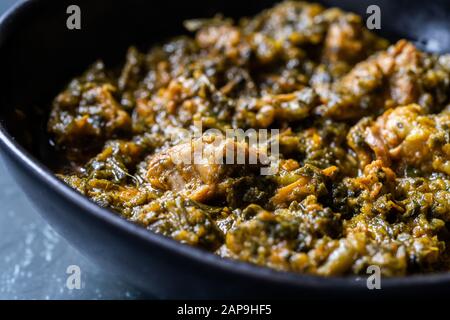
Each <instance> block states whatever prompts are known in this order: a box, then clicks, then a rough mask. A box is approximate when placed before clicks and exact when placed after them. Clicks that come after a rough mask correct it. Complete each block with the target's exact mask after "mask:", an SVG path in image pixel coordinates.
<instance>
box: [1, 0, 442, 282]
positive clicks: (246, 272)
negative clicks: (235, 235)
mask: <svg viewBox="0 0 450 320" xmlns="http://www.w3.org/2000/svg"><path fill="white" fill-rule="evenodd" d="M43 1H47V2H48V1H50V0H21V1H19V2H17V3H16V4H14V5H13V6H12V7H11V8H9V9H8V10H7V11H6V12H5V13H4V14H3V15H2V16H1V17H0V41H1V36H2V35H4V34H6V35H7V34H10V33H11V29H14V25H15V21H16V20H18V18H20V16H22V15H23V14H25V13H26V12H28V11H29V10H31V9H32V7H33V6H34V5H35V4H37V3H42V2H43ZM3 122H4V119H1V118H0V147H1V150H3V152H5V153H8V155H9V156H10V157H11V158H12V159H14V161H16V163H17V165H20V166H22V167H23V169H24V170H26V171H27V172H28V173H29V174H31V175H33V176H34V177H35V178H36V179H37V180H38V181H40V182H41V183H43V184H45V185H46V186H47V187H49V188H50V189H52V190H53V191H54V192H55V193H56V194H58V196H59V197H62V198H64V199H65V200H66V201H69V202H71V203H73V204H74V205H76V206H78V207H80V209H82V210H83V211H85V212H86V214H89V215H91V216H93V217H94V218H97V219H98V220H101V221H102V222H103V223H105V227H106V226H109V227H112V228H115V229H118V230H120V231H122V232H124V233H126V234H127V235H128V236H130V237H136V238H138V239H139V240H141V241H143V242H150V243H152V244H153V245H157V246H159V247H161V248H163V249H164V250H167V251H169V252H171V253H172V254H174V255H179V256H182V257H183V258H185V259H189V260H191V261H193V262H196V263H200V264H204V265H205V266H208V267H211V268H216V269H220V270H221V271H223V272H227V273H230V274H237V275H240V276H245V277H249V278H253V279H254V280H260V281H265V282H272V283H274V284H277V285H283V286H289V287H298V288H300V287H303V288H308V287H309V288H313V289H319V290H320V289H332V290H361V289H364V290H368V289H367V287H366V283H365V282H366V281H365V280H366V277H365V276H353V275H352V276H331V277H323V276H318V275H310V274H303V273H295V272H289V271H279V270H275V269H271V268H268V267H263V266H258V265H255V264H251V263H247V262H243V261H239V260H234V259H227V258H222V257H220V256H218V255H216V254H214V253H212V252H209V251H206V250H204V249H201V248H197V247H193V246H190V245H186V244H183V243H180V242H178V241H176V240H174V239H171V238H169V237H166V236H163V235H160V234H157V233H154V232H152V231H149V230H147V229H145V228H143V227H142V226H139V225H137V224H135V223H133V222H131V221H128V220H126V219H124V218H122V217H120V216H119V215H117V214H116V213H114V212H113V211H112V210H109V209H106V208H102V207H100V206H98V205H97V204H95V203H94V202H93V201H91V200H90V199H89V198H87V197H86V196H84V195H82V194H80V193H79V192H77V191H75V190H74V189H72V188H70V187H69V186H68V185H66V184H65V183H64V182H63V181H61V180H60V179H58V178H57V177H56V176H55V175H54V174H53V172H51V170H50V169H49V168H48V167H47V166H45V165H44V164H43V163H42V162H40V161H39V160H37V159H36V158H35V157H34V156H33V155H32V154H30V153H29V152H28V151H27V150H25V148H24V147H22V146H21V145H20V144H19V143H18V142H17V141H16V140H15V139H14V137H13V136H11V135H10V134H9V132H8V131H7V130H6V128H5V127H4V126H3V124H2V123H3ZM444 283H450V272H436V273H429V274H413V275H408V276H403V277H384V278H383V279H382V288H383V289H389V288H408V287H414V286H418V285H425V284H426V285H442V284H444Z"/></svg>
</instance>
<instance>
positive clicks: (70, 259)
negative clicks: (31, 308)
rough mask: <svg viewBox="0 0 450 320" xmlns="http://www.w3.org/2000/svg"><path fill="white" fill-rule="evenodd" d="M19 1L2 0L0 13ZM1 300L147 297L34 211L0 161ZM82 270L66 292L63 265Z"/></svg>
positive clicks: (65, 267) (66, 275)
mask: <svg viewBox="0 0 450 320" xmlns="http://www.w3.org/2000/svg"><path fill="white" fill-rule="evenodd" d="M17 2H19V1H17V0H0V15H3V14H4V12H5V11H6V10H8V8H10V7H12V6H13V5H14V4H16V3H17ZM0 204H1V205H0V299H2V300H5V299H136V298H151V297H149V296H144V295H143V294H142V293H141V292H139V291H138V290H137V289H135V288H132V287H129V286H128V285H127V284H125V283H123V282H121V281H120V280H119V279H117V278H116V277H115V276H113V275H110V274H105V273H104V272H103V271H102V270H100V269H99V268H97V267H96V266H95V265H93V264H92V263H90V262H89V261H88V260H87V259H86V258H84V257H83V256H81V255H80V254H79V253H78V252H77V251H76V250H75V249H74V248H72V247H71V246H70V245H68V244H67V242H66V241H65V240H64V239H62V238H61V237H59V236H58V235H57V234H56V233H55V232H54V231H53V230H52V229H51V228H50V226H48V225H47V223H46V222H45V221H44V220H43V219H42V218H41V217H40V216H39V215H38V214H37V213H36V212H35V210H34V209H33V208H32V206H31V205H30V204H29V202H28V200H27V199H26V197H25V195H24V194H23V193H22V191H21V190H20V189H19V188H18V187H17V186H16V185H15V183H14V181H13V180H12V178H11V177H10V176H9V174H8V172H7V169H6V168H5V166H4V165H3V162H2V160H1V158H0ZM70 265H77V266H79V267H80V269H81V289H79V290H78V289H72V290H70V289H68V288H67V287H66V281H67V277H68V274H66V270H67V267H68V266H70Z"/></svg>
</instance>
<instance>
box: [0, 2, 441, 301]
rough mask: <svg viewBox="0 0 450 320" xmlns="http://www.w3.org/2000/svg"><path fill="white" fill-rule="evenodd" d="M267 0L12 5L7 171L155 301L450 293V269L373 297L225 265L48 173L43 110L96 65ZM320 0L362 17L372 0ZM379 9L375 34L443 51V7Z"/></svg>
mask: <svg viewBox="0 0 450 320" xmlns="http://www.w3.org/2000/svg"><path fill="white" fill-rule="evenodd" d="M272 2H273V1H266V0H247V1H244V2H243V1H241V3H239V2H233V1H230V0H227V1H225V0H222V1H213V0H207V1H206V0H205V1H179V2H174V1H171V0H167V1H158V2H157V4H155V3H154V2H153V1H145V0H142V1H138V0H127V1H110V0H95V1H93V0H90V1H88V0H70V1H66V0H58V1H56V0H54V1H50V0H29V1H26V2H24V3H22V4H20V5H18V6H16V7H14V8H13V9H11V10H10V11H9V12H8V13H7V14H6V15H5V16H3V18H2V19H1V21H0V88H1V94H0V123H1V125H0V149H1V154H2V156H3V157H4V160H5V162H6V164H7V167H8V168H9V170H10V172H11V173H12V174H13V176H14V177H15V180H16V181H17V183H18V184H19V185H20V186H21V187H22V188H23V190H24V191H25V192H26V194H27V195H28V196H29V198H30V199H31V200H32V202H33V203H34V204H35V205H36V207H37V208H38V210H39V212H40V214H41V215H42V216H43V217H44V218H45V219H46V220H47V221H48V222H49V223H50V224H51V225H52V226H53V227H54V229H55V230H57V231H58V232H59V233H60V234H61V235H62V236H63V237H65V238H66V239H67V240H68V241H69V242H70V243H71V244H73V245H74V246H75V247H76V248H78V249H79V250H80V251H81V252H82V253H84V254H85V255H86V256H88V257H89V258H91V259H92V260H94V261H95V262H96V263H98V264H99V265H100V266H102V267H103V268H104V269H105V270H108V271H113V272H115V273H117V274H118V275H120V276H121V277H123V278H124V279H126V280H128V281H129V282H131V283H133V284H135V285H137V286H139V287H141V288H143V289H145V290H148V291H149V292H152V293H153V294H156V295H157V296H159V297H172V298H174V297H178V298H180V297H186V298H212V297H215V298H217V297H219V298H230V297H231V298H238V297H247V298H255V297H277V298H281V297H318V296H321V297H330V296H333V297H336V296H338V297H345V296H349V295H351V296H366V295H373V294H377V293H379V292H381V294H383V295H386V294H397V293H402V294H419V293H420V294H421V295H423V294H424V293H425V292H437V291H442V290H449V289H450V285H449V284H450V273H440V274H428V275H415V276H409V277H404V278H391V279H383V280H382V290H379V292H377V293H374V291H376V290H372V291H371V290H368V289H367V287H366V280H365V279H363V278H356V277H345V278H338V277H335V278H321V277H315V276H308V275H301V274H292V273H286V272H277V271H273V270H270V269H266V268H261V267H257V266H254V265H250V264H246V263H242V262H238V261H231V260H226V259H222V258H220V257H218V256H215V255H213V254H211V253H209V252H205V251H202V250H200V249H196V248H193V247H189V246H186V245H183V244H180V243H178V242H175V241H174V240H171V239H168V238H165V237H163V236H160V235H157V234H154V233H151V232H149V231H147V230H145V229H144V228H141V227H139V226H137V225H134V224H132V223H131V222H128V221H126V220H124V219H122V218H120V217H119V216H118V215H116V214H114V213H112V212H111V211H109V210H106V209H103V208H100V207H99V206H97V205H95V204H94V203H93V202H91V201H90V200H88V199H87V198H85V197H83V196H82V195H80V194H78V193H77V192H75V191H74V190H72V189H71V188H69V187H68V186H66V185H65V184H64V183H62V182H61V181H59V180H58V179H57V178H55V177H54V175H53V174H52V171H51V170H50V169H49V167H51V166H52V163H54V161H55V159H57V157H56V155H55V154H53V153H52V149H51V148H50V147H49V144H48V139H47V137H46V134H45V121H46V114H47V113H48V108H45V107H42V106H48V105H49V104H50V103H49V102H50V101H51V100H52V97H53V96H55V95H56V94H57V92H58V91H59V90H61V89H62V88H63V87H64V85H65V83H66V82H67V81H68V80H69V79H71V78H72V77H74V76H76V75H77V74H79V73H80V72H81V71H83V69H84V68H85V67H86V66H87V65H89V64H91V63H92V62H93V61H95V59H97V58H103V59H105V61H106V63H107V64H108V65H114V64H115V63H118V61H119V60H120V59H123V57H124V54H125V50H126V48H127V47H128V46H129V45H130V44H135V45H137V46H139V47H142V48H145V47H148V46H149V45H151V44H152V43H154V42H155V41H158V40H162V39H164V38H167V37H168V36H171V35H176V34H178V33H181V32H183V28H182V21H183V20H184V19H186V18H194V17H207V16H212V15H214V14H215V13H218V12H222V13H224V14H225V15H226V16H234V17H238V16H243V15H251V14H253V13H256V12H258V11H259V10H261V9H263V8H265V7H268V6H270V5H271V4H272ZM322 2H324V3H325V4H331V5H339V6H341V7H343V8H344V9H347V10H353V11H356V12H358V13H360V14H361V15H362V16H365V15H366V12H365V11H366V8H367V6H368V5H369V4H372V2H374V1H362V0H358V1H350V0H347V1H342V0H341V1H322ZM377 3H378V4H379V5H380V7H381V9H382V29H381V30H380V32H381V33H382V34H383V35H385V36H387V37H390V38H392V39H396V38H401V37H405V38H408V39H410V40H412V41H415V42H416V43H417V44H419V45H421V46H422V47H424V48H425V49H430V50H437V51H450V50H449V49H450V19H449V13H450V4H449V3H448V2H446V1H444V0H443V1H428V2H426V3H424V2H423V1H406V0H404V1H403V0H400V1H392V0H388V1H377ZM71 4H77V5H79V6H80V8H81V17H82V29H81V30H68V29H67V28H66V19H67V17H68V15H67V13H66V8H67V7H68V6H69V5H71ZM38 106H39V107H38ZM419 290H420V291H419Z"/></svg>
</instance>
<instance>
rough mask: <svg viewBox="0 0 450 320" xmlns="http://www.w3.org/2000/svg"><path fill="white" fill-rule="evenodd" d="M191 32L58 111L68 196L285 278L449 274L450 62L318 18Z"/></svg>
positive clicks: (297, 7)
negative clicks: (234, 133)
mask: <svg viewBox="0 0 450 320" xmlns="http://www.w3.org/2000/svg"><path fill="white" fill-rule="evenodd" d="M185 26H186V28H187V30H188V31H189V35H185V36H180V37H177V38H174V39H172V40H169V41H167V42H165V43H163V44H161V45H156V46H153V47H152V48H151V49H150V50H149V51H148V52H146V53H144V52H141V51H139V50H138V49H136V48H134V47H131V48H130V49H129V50H128V53H127V56H126V59H125V62H124V63H123V66H122V67H121V68H119V69H116V68H113V67H106V66H105V65H104V64H103V63H102V62H101V61H98V62H96V63H94V64H93V65H92V66H91V67H90V68H89V69H88V70H87V71H86V72H85V73H84V74H83V75H82V76H80V77H78V78H76V79H74V80H72V81H71V82H70V83H69V84H68V86H67V87H66V88H65V89H64V91H63V92H61V93H60V94H59V95H58V96H57V97H56V98H55V100H54V102H53V106H52V110H51V113H50V116H49V121H48V131H49V133H50V134H51V137H52V143H53V144H54V145H55V148H56V149H57V151H58V152H59V153H60V154H61V155H63V157H64V159H65V161H64V163H62V165H61V167H60V168H59V169H58V170H57V174H58V176H59V177H60V178H61V179H62V180H63V181H64V182H66V183H67V184H69V185H70V186H71V187H73V188H74V189H76V190H78V191H79V192H80V193H82V194H84V195H86V196H87V197H89V198H90V199H92V200H93V201H94V202H96V203H97V204H99V205H100V206H102V207H106V208H110V209H112V210H113V211H115V212H117V213H118V214H120V215H121V216H123V217H125V218H126V219H129V220H131V221H133V222H135V223H138V224H140V225H142V226H144V227H145V228H147V229H148V230H150V231H153V232H157V233H160V234H163V235H165V236H168V237H171V238H173V239H175V240H177V241H180V242H182V243H186V244H189V245H193V246H197V247H200V248H203V249H205V250H209V251H211V252H214V253H216V254H218V255H220V256H222V257H226V258H233V259H238V260H242V261H246V262H250V263H254V264H258V265H262V266H267V267H270V268H274V269H277V270H285V271H293V272H301V273H309V274H316V275H322V276H334V275H347V274H361V273H365V272H366V269H367V267H368V266H371V265H377V266H379V267H380V270H381V272H382V274H383V275H386V276H399V275H406V274H412V273H424V272H433V271H440V270H449V269H450V262H449V257H448V256H449V252H450V251H449V248H448V246H449V244H450V238H449V232H448V226H449V222H450V107H449V102H450V97H449V93H450V55H441V56H438V55H433V54H429V53H425V52H421V51H420V50H418V49H417V48H416V47H415V46H414V45H413V44H412V43H410V42H408V41H406V40H400V41H399V42H397V43H395V44H392V45H390V44H389V43H388V42H387V41H386V40H385V39H382V38H380V37H378V36H377V35H375V34H373V33H371V32H370V31H368V30H366V29H365V27H364V22H363V20H362V19H361V18H360V17H358V16H357V15H355V14H352V13H347V12H344V11H342V10H339V9H335V8H331V9H326V8H324V7H322V6H321V5H318V4H312V3H304V2H294V1H287V2H283V3H280V4H278V5H276V6H275V7H274V8H271V9H268V10H266V11H263V12H262V13H260V14H258V15H256V16H255V17H253V18H245V19H241V20H240V21H238V22H235V21H232V20H231V19H226V18H223V17H221V16H217V17H214V18H212V19H200V20H190V21H186V23H185ZM199 125H200V129H199ZM233 129H234V130H241V131H240V132H244V134H245V133H248V132H252V133H253V134H254V136H256V140H257V141H262V140H263V141H265V142H266V143H265V144H264V146H268V145H270V146H275V145H276V148H273V149H272V148H269V149H270V150H268V151H267V148H266V149H264V148H263V146H261V145H255V144H253V143H251V141H250V140H251V138H252V137H251V136H245V135H244V139H243V140H242V139H241V140H239V139H234V138H235V137H232V138H230V137H228V136H227V135H226V133H227V132H229V131H230V130H233ZM206 131H209V132H208V133H207V132H206ZM263 136H264V137H263ZM263 138H264V139H263ZM227 152H230V153H231V154H232V156H231V157H228V155H229V154H227ZM198 153H199V154H200V156H199V157H198V158H196V157H195V155H196V154H198ZM239 153H241V154H243V155H244V157H243V158H244V160H249V159H251V158H252V156H254V157H253V160H255V159H256V161H239V159H238V154H239ZM193 155H194V157H192V156H193ZM186 159H188V160H190V161H184V160H186ZM193 159H194V160H199V161H197V162H196V161H192V160H193ZM264 159H265V160H267V159H269V160H270V167H271V169H273V170H269V171H263V170H262V169H264V167H266V168H267V161H263V160H264ZM274 159H275V160H274ZM228 160H230V161H228ZM240 160H242V159H240ZM272 160H274V161H272ZM263 172H264V174H263Z"/></svg>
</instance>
